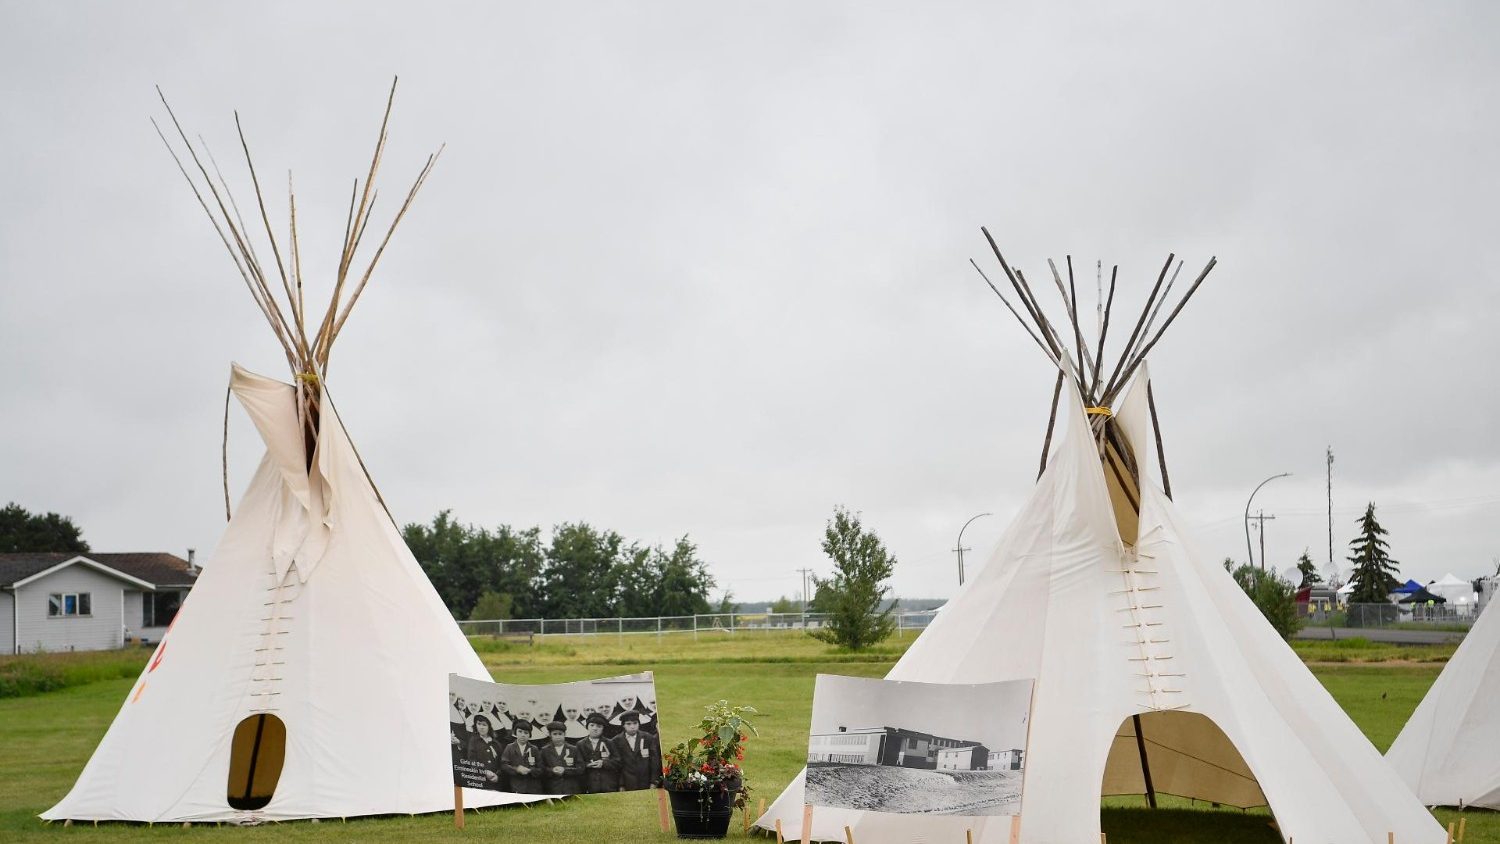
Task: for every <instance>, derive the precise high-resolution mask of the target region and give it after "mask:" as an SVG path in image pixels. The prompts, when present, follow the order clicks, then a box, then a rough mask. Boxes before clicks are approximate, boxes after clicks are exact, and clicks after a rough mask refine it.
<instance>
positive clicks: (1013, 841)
mask: <svg viewBox="0 0 1500 844" xmlns="http://www.w3.org/2000/svg"><path fill="white" fill-rule="evenodd" d="M1010 844H1021V816H1020V815H1011V816H1010Z"/></svg>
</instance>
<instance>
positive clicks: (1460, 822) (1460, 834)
mask: <svg viewBox="0 0 1500 844" xmlns="http://www.w3.org/2000/svg"><path fill="white" fill-rule="evenodd" d="M1468 825H1469V819H1468V818H1459V819H1458V844H1464V829H1465V828H1466V827H1467V826H1468Z"/></svg>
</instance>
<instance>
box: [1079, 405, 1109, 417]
mask: <svg viewBox="0 0 1500 844" xmlns="http://www.w3.org/2000/svg"><path fill="white" fill-rule="evenodd" d="M1083 412H1084V413H1087V414H1089V415H1090V416H1114V415H1115V412H1114V411H1113V410H1110V409H1109V408H1107V407H1085V408H1084V409H1083Z"/></svg>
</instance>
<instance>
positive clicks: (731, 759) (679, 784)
mask: <svg viewBox="0 0 1500 844" xmlns="http://www.w3.org/2000/svg"><path fill="white" fill-rule="evenodd" d="M704 709H705V710H706V711H707V714H706V715H704V716H703V720H702V721H700V722H698V731H699V734H700V737H697V738H691V739H688V740H687V741H685V742H682V743H680V744H678V745H677V746H676V747H673V748H672V749H671V750H668V751H667V752H666V753H664V754H662V784H663V786H664V787H665V788H666V789H667V794H668V796H669V797H670V798H671V800H672V820H673V822H674V823H675V824H676V825H677V837H678V838H723V837H724V835H725V833H727V832H728V831H729V820H730V818H731V817H733V815H734V810H735V809H743V808H744V807H745V802H746V799H747V797H748V795H749V794H750V787H749V786H748V785H746V784H745V772H744V769H743V768H741V767H740V763H741V762H743V761H744V759H745V742H746V741H748V740H749V738H750V736H752V735H758V733H756V732H755V727H754V725H752V724H751V723H750V721H749V720H748V719H747V718H746V717H745V716H746V715H754V714H757V713H756V711H755V709H754V708H752V707H749V706H730V705H729V701H727V700H721V701H719V702H718V703H715V704H711V705H709V706H706V707H704Z"/></svg>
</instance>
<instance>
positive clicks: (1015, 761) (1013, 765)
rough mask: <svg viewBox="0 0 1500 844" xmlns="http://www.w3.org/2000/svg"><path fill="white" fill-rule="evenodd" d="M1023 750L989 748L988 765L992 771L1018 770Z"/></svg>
mask: <svg viewBox="0 0 1500 844" xmlns="http://www.w3.org/2000/svg"><path fill="white" fill-rule="evenodd" d="M1024 755H1025V751H1022V750H1019V749H1011V750H991V751H990V758H989V767H990V770H992V771H1019V770H1021V764H1022V757H1023V756H1024Z"/></svg>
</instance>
